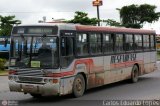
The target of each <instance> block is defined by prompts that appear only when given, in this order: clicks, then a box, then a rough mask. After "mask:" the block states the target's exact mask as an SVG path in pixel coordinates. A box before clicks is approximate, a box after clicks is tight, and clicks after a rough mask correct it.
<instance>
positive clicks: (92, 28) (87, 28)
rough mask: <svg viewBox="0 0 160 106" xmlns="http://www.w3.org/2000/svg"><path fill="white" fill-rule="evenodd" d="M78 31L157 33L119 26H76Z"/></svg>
mask: <svg viewBox="0 0 160 106" xmlns="http://www.w3.org/2000/svg"><path fill="white" fill-rule="evenodd" d="M76 29H77V30H78V31H101V32H111V33H114V32H118V33H136V34H156V33H155V30H146V29H133V28H118V27H99V26H84V25H79V26H76Z"/></svg>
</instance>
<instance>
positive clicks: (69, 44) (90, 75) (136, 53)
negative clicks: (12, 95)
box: [8, 23, 157, 97]
mask: <svg viewBox="0 0 160 106" xmlns="http://www.w3.org/2000/svg"><path fill="white" fill-rule="evenodd" d="M155 35H156V33H155V31H154V30H144V29H131V28H114V27H99V26H85V25H77V24H51V23H50V24H49V23H43V24H42V23H41V24H34V25H18V26H15V27H13V30H12V35H11V47H10V48H11V49H10V64H9V76H8V78H9V88H10V91H12V92H22V93H24V94H26V93H28V94H31V95H32V96H33V97H41V96H48V95H57V96H61V95H67V94H73V95H74V96H75V97H80V96H82V95H83V94H84V92H85V91H86V90H87V89H90V88H94V87H99V86H103V85H106V84H110V83H114V82H118V81H122V80H126V79H128V80H130V81H131V82H133V83H135V82H137V81H138V77H139V76H141V75H144V74H147V73H150V72H153V71H155V70H156V60H157V59H156V43H155Z"/></svg>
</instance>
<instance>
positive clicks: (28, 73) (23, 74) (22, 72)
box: [17, 69, 44, 77]
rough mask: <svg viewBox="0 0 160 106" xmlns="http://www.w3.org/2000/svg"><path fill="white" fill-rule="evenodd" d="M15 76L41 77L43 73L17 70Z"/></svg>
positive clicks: (40, 71)
mask: <svg viewBox="0 0 160 106" xmlns="http://www.w3.org/2000/svg"><path fill="white" fill-rule="evenodd" d="M17 75H19V76H34V77H35V76H36V77H43V76H44V72H43V71H42V70H32V69H19V70H17Z"/></svg>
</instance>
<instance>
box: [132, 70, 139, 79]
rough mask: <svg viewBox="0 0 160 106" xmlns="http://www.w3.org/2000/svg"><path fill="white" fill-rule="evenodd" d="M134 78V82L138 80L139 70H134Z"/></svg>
mask: <svg viewBox="0 0 160 106" xmlns="http://www.w3.org/2000/svg"><path fill="white" fill-rule="evenodd" d="M133 78H134V80H137V78H138V71H137V70H134V72H133Z"/></svg>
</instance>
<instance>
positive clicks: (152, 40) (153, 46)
mask: <svg viewBox="0 0 160 106" xmlns="http://www.w3.org/2000/svg"><path fill="white" fill-rule="evenodd" d="M150 45H151V50H155V40H154V35H150Z"/></svg>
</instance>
